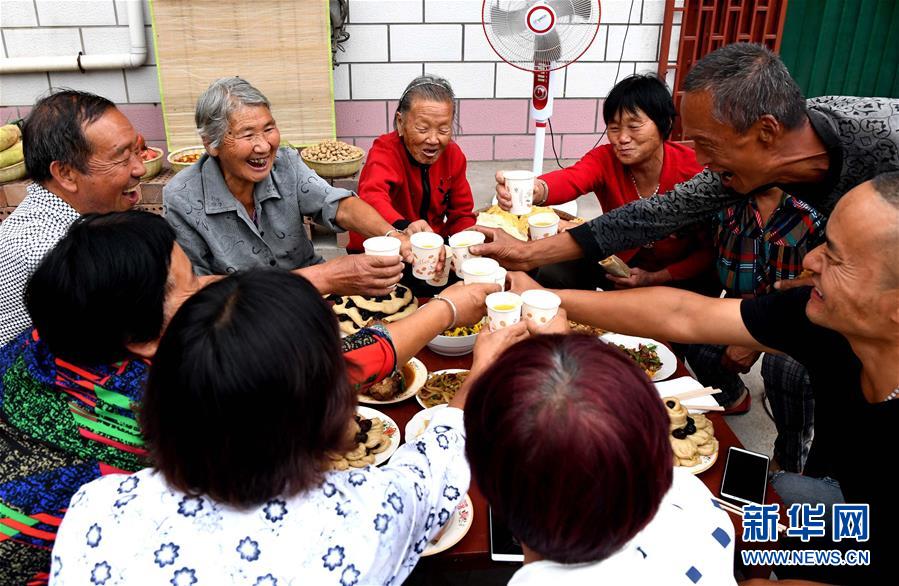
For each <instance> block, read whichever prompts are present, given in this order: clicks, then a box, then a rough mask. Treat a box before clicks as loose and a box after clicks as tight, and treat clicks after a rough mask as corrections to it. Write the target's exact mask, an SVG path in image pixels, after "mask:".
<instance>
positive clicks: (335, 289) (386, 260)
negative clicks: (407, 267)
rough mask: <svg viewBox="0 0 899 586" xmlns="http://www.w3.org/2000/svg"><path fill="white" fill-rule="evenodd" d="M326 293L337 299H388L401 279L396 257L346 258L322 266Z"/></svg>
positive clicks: (399, 264) (358, 256)
mask: <svg viewBox="0 0 899 586" xmlns="http://www.w3.org/2000/svg"><path fill="white" fill-rule="evenodd" d="M323 269H324V270H325V271H326V274H327V282H328V283H329V286H328V290H329V291H330V292H331V293H336V294H338V295H367V296H370V297H377V296H380V295H387V294H389V293H390V292H391V291H393V289H394V288H395V287H396V284H397V283H399V282H400V279H401V278H402V276H403V263H402V260H401V259H400V257H399V256H370V255H367V254H348V255H346V256H341V257H337V258H335V259H333V260H329V261H328V262H326V263H324V265H323Z"/></svg>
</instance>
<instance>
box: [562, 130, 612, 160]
mask: <svg viewBox="0 0 899 586" xmlns="http://www.w3.org/2000/svg"><path fill="white" fill-rule="evenodd" d="M598 139H599V134H566V135H565V136H564V137H563V138H562V152H561V153H559V154H560V156H561V157H562V158H563V159H580V158H581V157H583V156H584V155H586V154H587V152H588V151H590V149H592V148H593V145H595V144H596V141H597V140H598ZM608 142H609V140H608V139H607V138H605V137H603V139H602V141H601V142H600V143H599V144H600V145H602V144H607V143H608ZM556 148H558V147H556Z"/></svg>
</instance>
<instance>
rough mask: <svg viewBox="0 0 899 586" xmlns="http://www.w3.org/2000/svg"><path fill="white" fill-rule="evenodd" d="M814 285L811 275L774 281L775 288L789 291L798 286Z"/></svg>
mask: <svg viewBox="0 0 899 586" xmlns="http://www.w3.org/2000/svg"><path fill="white" fill-rule="evenodd" d="M812 285H814V283H813V282H812V277H811V275H809V276H807V277H796V278H795V279H788V280H786V281H777V282H775V283H774V288H775V289H777V290H778V291H787V290H789V289H795V288H796V287H811V286H812Z"/></svg>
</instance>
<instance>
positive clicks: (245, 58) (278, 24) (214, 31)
mask: <svg viewBox="0 0 899 586" xmlns="http://www.w3.org/2000/svg"><path fill="white" fill-rule="evenodd" d="M151 7H152V11H153V31H154V34H155V36H156V59H157V69H158V72H159V83H160V94H161V95H162V105H163V114H164V117H165V126H166V138H167V141H168V147H169V150H170V151H171V150H174V149H178V148H182V147H186V146H191V145H197V144H200V143H201V141H200V138H199V135H198V134H197V130H196V126H195V124H194V108H195V106H196V103H197V98H198V97H199V96H200V94H201V93H203V91H204V90H205V89H206V88H207V87H209V84H210V83H211V82H212V81H214V80H215V79H217V78H219V77H226V76H230V75H237V76H240V77H242V78H244V79H246V80H247V81H249V82H250V83H251V84H253V85H254V86H255V87H257V88H258V89H259V90H260V91H262V93H263V94H265V96H266V97H267V98H268V99H269V101H270V102H271V104H272V113H273V115H274V117H275V120H276V121H277V122H278V127H279V128H280V130H281V138H282V141H290V142H294V143H302V144H306V143H312V142H316V141H319V140H322V139H324V138H333V137H334V132H335V128H334V101H333V94H332V85H331V50H330V24H329V20H328V1H327V0H318V1H314V0H301V1H297V0H268V1H266V2H242V1H240V0H190V1H187V0H153V1H152V2H151Z"/></svg>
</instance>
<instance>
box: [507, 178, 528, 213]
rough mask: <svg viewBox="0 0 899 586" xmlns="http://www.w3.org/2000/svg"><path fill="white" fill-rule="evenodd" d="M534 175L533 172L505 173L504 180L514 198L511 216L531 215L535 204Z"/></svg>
mask: <svg viewBox="0 0 899 586" xmlns="http://www.w3.org/2000/svg"><path fill="white" fill-rule="evenodd" d="M534 177H535V176H534V173H533V172H531V171H503V179H504V181H505V184H506V188H507V189H508V190H509V195H510V196H511V197H512V207H511V208H509V213H510V214H515V215H516V216H523V215H524V214H529V213H531V206H532V205H533V203H534Z"/></svg>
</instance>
